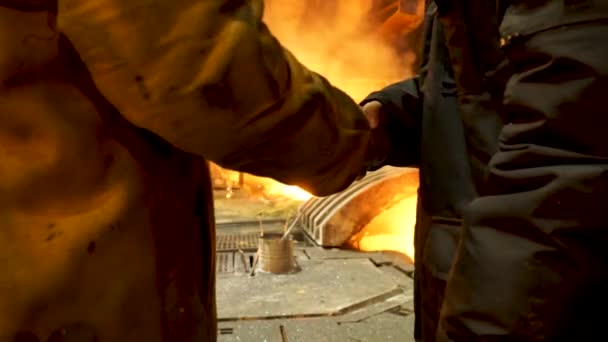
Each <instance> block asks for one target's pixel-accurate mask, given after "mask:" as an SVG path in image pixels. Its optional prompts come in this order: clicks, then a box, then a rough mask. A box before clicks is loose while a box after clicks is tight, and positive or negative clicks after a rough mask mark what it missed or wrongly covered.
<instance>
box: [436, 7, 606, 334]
mask: <svg viewBox="0 0 608 342" xmlns="http://www.w3.org/2000/svg"><path fill="white" fill-rule="evenodd" d="M437 4H438V7H439V18H440V20H441V21H442V23H443V24H444V27H445V30H446V32H447V33H446V35H447V36H448V37H449V38H448V47H449V50H450V55H451V57H452V61H453V63H454V69H455V71H456V79H457V83H458V86H459V89H460V94H461V96H460V102H461V104H466V103H470V102H475V103H484V104H487V107H488V108H493V110H494V111H495V112H497V113H499V114H500V115H501V116H502V117H503V119H504V122H505V126H504V128H503V129H502V131H501V134H500V148H499V150H498V151H497V153H496V154H495V155H494V156H493V157H492V159H491V162H490V164H489V165H490V167H489V176H488V179H487V184H486V185H485V186H484V190H485V193H484V196H482V197H480V198H479V199H476V200H475V201H474V202H473V203H472V204H471V206H470V207H469V208H468V209H467V215H466V217H467V218H466V220H465V221H466V225H465V229H464V230H463V234H462V239H461V243H460V245H459V248H458V252H457V255H456V259H455V263H454V267H453V269H452V274H451V276H450V278H449V280H448V286H447V289H446V297H445V300H444V305H443V312H442V318H441V323H440V327H441V329H440V334H439V336H440V338H441V341H457V342H460V341H466V342H469V341H473V342H475V341H600V340H604V339H605V338H604V337H603V336H605V327H604V326H605V319H604V317H605V315H604V314H602V313H601V310H602V308H605V307H606V306H607V305H608V293H607V292H606V288H608V272H606V269H607V268H608V248H607V247H608V215H606V208H608V136H607V135H606V127H608V110H607V109H606V106H605V102H606V92H607V91H608V45H607V44H606V37H608V1H592V0H545V1H515V0H501V1H498V2H496V1H487V0H437ZM496 4H498V6H496ZM500 43H502V48H501V49H500V50H499V49H497V48H496V47H498V46H500ZM484 91H488V92H490V96H491V98H494V99H495V100H494V101H485V102H484V100H483V96H482V95H483V92H484ZM471 99H473V100H471ZM461 110H462V111H463V115H475V113H476V111H475V109H474V108H470V107H469V108H467V107H465V106H461Z"/></svg>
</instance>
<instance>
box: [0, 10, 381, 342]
mask: <svg viewBox="0 0 608 342" xmlns="http://www.w3.org/2000/svg"><path fill="white" fill-rule="evenodd" d="M261 16H262V1H220V0H218V1H213V0H209V1H195V0H172V1H157V0H137V1H118V0H116V1H115V0H90V1H76V0H59V1H58V3H55V2H53V1H48V2H47V1H27V0H23V1H21V0H8V1H7V0H2V1H0V44H2V45H1V48H0V80H1V81H2V84H1V85H0V341H1V342H9V341H47V340H48V341H78V342H89V341H91V342H92V341H99V342H123V341H124V342H126V341H128V342H132V341H145V342H160V341H163V342H189V341H215V339H216V337H215V336H216V317H215V304H214V285H215V284H214V270H215V264H214V247H213V245H214V235H215V232H214V228H213V210H212V203H211V200H210V184H209V177H208V171H207V165H206V161H205V158H206V159H210V160H213V161H215V162H217V163H219V164H221V165H223V166H225V167H229V168H233V169H237V170H241V171H246V172H251V173H255V174H258V175H263V176H269V177H275V178H276V179H278V180H280V181H283V182H287V183H290V184H297V185H300V186H302V187H304V188H306V189H308V190H310V191H312V192H313V193H316V194H319V195H325V194H330V193H333V192H336V191H339V190H341V189H343V188H344V187H346V186H347V185H348V184H349V183H350V182H351V181H352V180H353V179H354V178H356V177H357V176H358V175H359V174H360V173H361V172H362V171H364V170H365V169H366V165H365V164H366V162H365V161H366V159H367V158H366V154H368V144H369V141H370V133H369V131H368V124H367V121H366V120H365V118H364V117H363V116H362V114H360V111H359V109H358V107H357V105H356V104H355V103H353V102H352V101H351V100H350V99H349V98H348V97H347V96H346V95H345V94H343V93H342V92H340V91H339V90H337V89H335V88H333V87H331V86H330V85H329V84H328V83H327V82H326V81H325V80H324V79H323V78H321V77H320V76H318V75H316V74H314V73H311V72H310V71H308V70H307V69H305V68H304V67H303V66H301V65H300V64H299V63H298V62H297V61H296V60H295V59H294V57H293V56H292V55H291V54H289V53H288V52H287V51H285V50H283V49H282V48H281V46H280V45H279V43H278V42H277V41H276V40H275V39H274V38H273V37H272V36H271V34H270V33H269V32H268V30H267V29H266V27H265V26H264V25H263V24H262V23H261Z"/></svg>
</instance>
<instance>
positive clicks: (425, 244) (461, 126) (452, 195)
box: [362, 3, 501, 342]
mask: <svg viewBox="0 0 608 342" xmlns="http://www.w3.org/2000/svg"><path fill="white" fill-rule="evenodd" d="M436 9H437V8H436V6H435V4H434V3H430V4H429V6H427V10H426V19H425V27H424V31H423V32H424V33H423V34H424V41H425V45H424V51H423V53H422V67H421V70H420V72H419V74H418V76H417V77H415V78H412V79H408V80H405V81H403V82H400V83H397V84H394V85H391V86H389V87H387V88H385V89H383V90H381V91H378V92H375V93H372V94H370V95H369V96H368V97H367V98H366V99H365V100H364V101H363V103H362V104H363V108H364V110H365V112H366V113H368V114H370V116H371V117H372V118H373V117H375V116H376V115H377V114H375V112H377V111H380V112H381V118H382V117H386V118H388V119H389V122H385V124H386V125H387V126H388V128H389V129H391V130H392V131H393V134H392V137H393V141H394V142H396V143H397V145H398V147H397V148H396V149H395V153H396V154H395V155H393V156H392V159H391V160H388V161H387V163H390V164H393V165H402V166H416V167H418V168H419V169H420V173H419V174H420V189H419V196H418V215H417V216H418V217H417V222H416V237H415V247H416V255H415V263H416V273H415V309H416V310H415V311H416V329H415V336H416V339H418V340H423V341H425V342H432V341H434V340H435V334H436V331H437V324H438V322H439V312H440V309H441V304H442V299H443V292H444V288H445V284H446V280H447V277H448V271H449V269H450V265H451V263H452V256H453V254H454V251H455V249H456V245H457V243H458V238H459V235H460V234H461V231H462V228H461V226H462V218H463V214H464V209H465V207H466V205H467V204H468V203H469V202H470V201H471V200H473V199H474V198H475V197H476V196H477V195H478V192H479V189H478V187H479V185H480V184H481V183H482V181H483V177H484V174H485V173H486V169H487V168H486V165H487V162H488V160H489V158H490V156H491V155H492V153H494V151H495V150H496V146H497V136H498V131H499V129H500V127H501V122H500V118H499V117H498V116H497V115H495V113H493V112H487V113H479V116H477V117H463V116H462V114H461V112H460V110H459V107H458V102H457V97H456V84H455V82H454V77H453V72H452V68H451V66H450V61H449V55H448V52H447V49H446V46H445V37H444V34H443V29H442V26H441V24H440V23H439V21H438V20H436ZM404 128H405V129H406V131H403V130H404Z"/></svg>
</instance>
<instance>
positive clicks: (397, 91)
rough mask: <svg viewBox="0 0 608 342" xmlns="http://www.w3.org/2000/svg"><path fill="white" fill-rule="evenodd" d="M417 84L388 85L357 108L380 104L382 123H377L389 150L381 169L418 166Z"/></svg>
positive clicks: (419, 102) (415, 81)
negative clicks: (381, 126) (384, 166)
mask: <svg viewBox="0 0 608 342" xmlns="http://www.w3.org/2000/svg"><path fill="white" fill-rule="evenodd" d="M418 80H419V78H418V77H415V78H410V79H407V80H404V81H401V82H397V83H394V84H391V85H389V86H387V87H386V88H384V89H382V90H379V91H376V92H373V93H371V94H369V95H368V96H367V97H366V98H365V99H364V100H363V101H362V102H361V105H364V104H366V103H368V102H371V101H378V102H380V103H382V109H381V111H382V117H383V119H384V120H381V121H384V123H383V125H385V126H386V127H384V128H383V129H384V131H385V132H387V133H388V140H389V146H391V148H390V151H391V152H390V154H389V155H388V156H387V157H386V159H385V160H384V162H383V164H382V165H392V166H418V165H419V163H420V138H421V129H422V125H421V118H422V94H421V93H420V90H419V84H418ZM381 124H382V123H381Z"/></svg>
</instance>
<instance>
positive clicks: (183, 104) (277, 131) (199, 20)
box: [58, 0, 373, 195]
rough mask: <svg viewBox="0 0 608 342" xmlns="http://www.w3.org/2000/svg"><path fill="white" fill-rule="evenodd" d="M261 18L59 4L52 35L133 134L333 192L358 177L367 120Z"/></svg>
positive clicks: (237, 9) (253, 13)
mask: <svg viewBox="0 0 608 342" xmlns="http://www.w3.org/2000/svg"><path fill="white" fill-rule="evenodd" d="M262 13H263V1H262V0H247V1H246V0H242V1H231V0H208V1H196V0H172V1H161V0H133V1H119V0H89V1H76V0H59V8H58V25H59V29H60V30H61V31H62V32H63V33H64V34H65V35H66V36H67V38H68V39H69V40H70V42H71V44H72V45H73V46H74V47H75V49H76V51H77V52H78V54H79V55H80V58H81V59H82V60H83V62H84V63H85V65H86V66H87V69H88V70H89V72H90V74H91V76H92V78H93V80H94V82H95V84H96V86H97V88H98V89H99V90H100V92H101V93H102V94H103V95H104V96H105V97H106V99H108V101H110V102H111V103H112V104H113V105H114V106H115V107H116V108H117V109H118V110H119V111H120V112H121V114H122V115H123V116H124V117H125V118H126V119H127V120H129V121H130V122H132V123H133V124H135V125H136V126H139V127H141V128H145V129H147V130H149V131H151V132H153V133H155V134H157V135H159V136H161V137H162V138H164V139H165V140H167V141H168V142H170V143H171V144H173V145H175V146H176V147H178V148H180V149H182V150H184V151H187V152H190V153H194V154H197V155H200V156H203V157H205V158H207V159H209V160H212V161H214V162H217V163H218V164H220V165H222V166H224V167H228V168H231V169H235V170H240V171H244V172H249V173H253V174H257V175H261V176H267V177H273V178H275V179H277V180H279V181H282V182H284V183H288V184H295V185H299V186H301V187H303V188H305V189H307V190H309V191H311V192H313V193H314V194H317V195H326V194H330V193H333V192H336V191H339V190H342V189H343V188H345V187H346V186H348V185H349V184H350V183H351V182H352V181H353V180H354V179H356V178H357V177H358V176H360V175H361V174H362V173H363V172H365V171H366V169H367V165H366V160H368V158H367V156H368V155H370V154H371V153H372V152H370V149H369V148H368V146H370V140H371V137H370V130H369V125H368V123H367V120H366V119H365V117H364V116H363V115H362V113H361V111H360V109H359V107H358V106H357V104H356V103H354V102H353V101H352V100H351V99H350V97H348V96H347V95H346V94H344V93H343V92H342V91H340V90H339V89H336V88H334V87H332V86H331V85H330V84H329V83H328V82H327V81H326V80H325V79H324V78H323V77H321V76H319V75H317V74H315V73H313V72H311V71H309V70H308V69H306V68H305V67H304V66H302V65H301V64H300V63H299V62H298V61H297V60H296V59H295V58H294V56H293V55H292V54H290V53H289V52H288V51H286V50H285V49H283V48H282V47H281V45H280V44H279V42H278V41H277V40H276V39H275V38H274V37H273V36H272V35H271V33H270V32H269V31H268V29H267V27H266V26H265V25H264V24H263V22H262V19H261V18H262ZM372 145H373V144H372Z"/></svg>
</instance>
